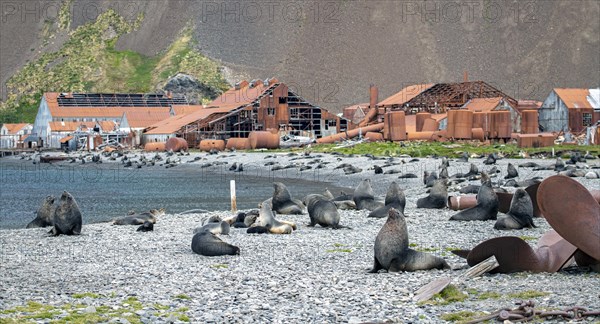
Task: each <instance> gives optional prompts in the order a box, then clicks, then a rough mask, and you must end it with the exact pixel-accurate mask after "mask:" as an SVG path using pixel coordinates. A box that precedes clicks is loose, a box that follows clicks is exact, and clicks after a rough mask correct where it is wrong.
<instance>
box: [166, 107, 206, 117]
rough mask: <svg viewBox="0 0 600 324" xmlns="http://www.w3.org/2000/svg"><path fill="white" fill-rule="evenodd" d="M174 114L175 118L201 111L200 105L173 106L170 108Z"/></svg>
mask: <svg viewBox="0 0 600 324" xmlns="http://www.w3.org/2000/svg"><path fill="white" fill-rule="evenodd" d="M171 107H172V108H173V111H174V112H175V116H179V115H187V114H189V113H193V112H194V111H198V110H200V109H202V105H173V106H171Z"/></svg>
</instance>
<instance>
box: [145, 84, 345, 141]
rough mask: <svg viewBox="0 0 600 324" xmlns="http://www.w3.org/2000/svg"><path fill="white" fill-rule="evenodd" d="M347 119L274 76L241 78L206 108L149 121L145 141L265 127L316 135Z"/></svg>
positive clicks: (241, 133) (234, 134) (221, 135)
mask: <svg viewBox="0 0 600 324" xmlns="http://www.w3.org/2000/svg"><path fill="white" fill-rule="evenodd" d="M173 109H179V108H178V107H177V106H176V105H174V106H173ZM349 123H350V122H349V121H348V120H347V119H346V118H344V117H340V116H337V115H335V114H332V113H330V112H328V111H327V110H325V109H323V108H320V107H318V106H316V105H314V104H311V103H309V102H308V101H306V100H305V99H304V98H302V97H301V96H299V95H297V94H296V93H295V92H294V91H293V90H291V89H290V88H289V87H288V86H287V85H286V84H285V83H282V82H279V81H278V80H277V79H274V78H272V79H268V80H264V81H263V80H254V81H251V82H248V81H242V82H239V83H238V84H236V85H235V86H234V87H233V88H231V89H229V90H228V91H226V92H225V93H223V94H222V95H221V96H220V97H218V98H217V99H215V100H213V101H212V102H211V103H209V104H208V105H206V106H201V107H198V109H195V111H193V112H191V113H189V114H184V115H180V116H174V117H171V118H169V119H166V120H164V121H161V122H158V123H156V124H153V125H151V126H150V127H148V128H147V129H146V131H145V133H144V136H143V142H145V143H149V142H161V141H165V140H166V139H168V138H170V137H182V138H184V139H185V140H186V141H187V142H188V143H189V145H190V147H196V146H197V145H198V144H199V143H200V141H201V140H203V139H220V140H223V139H229V138H247V137H248V136H249V135H250V133H251V132H254V131H267V130H270V131H277V132H285V133H291V134H294V135H301V136H308V137H311V138H315V139H316V138H321V137H323V136H327V135H331V134H335V133H338V132H343V131H345V130H346V129H347V128H348V127H349Z"/></svg>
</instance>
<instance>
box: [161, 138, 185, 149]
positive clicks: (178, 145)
mask: <svg viewBox="0 0 600 324" xmlns="http://www.w3.org/2000/svg"><path fill="white" fill-rule="evenodd" d="M165 149H166V150H167V151H171V150H172V151H173V152H180V151H187V149H188V143H187V141H186V140H184V139H183V138H181V137H171V138H169V139H168V140H167V143H166V144H165Z"/></svg>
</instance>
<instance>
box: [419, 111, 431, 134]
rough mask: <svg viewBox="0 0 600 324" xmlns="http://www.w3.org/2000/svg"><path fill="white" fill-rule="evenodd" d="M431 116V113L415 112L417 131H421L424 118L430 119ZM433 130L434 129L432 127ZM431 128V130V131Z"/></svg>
mask: <svg viewBox="0 0 600 324" xmlns="http://www.w3.org/2000/svg"><path fill="white" fill-rule="evenodd" d="M430 118H431V114H430V113H427V112H420V113H417V116H416V119H417V132H421V131H423V130H424V129H423V124H424V123H425V120H426V119H430ZM433 130H435V129H433ZM433 130H432V131H433Z"/></svg>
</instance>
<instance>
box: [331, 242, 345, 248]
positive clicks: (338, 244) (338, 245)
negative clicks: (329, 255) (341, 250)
mask: <svg viewBox="0 0 600 324" xmlns="http://www.w3.org/2000/svg"><path fill="white" fill-rule="evenodd" d="M333 246H335V247H342V246H346V245H345V244H342V243H333Z"/></svg>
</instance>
